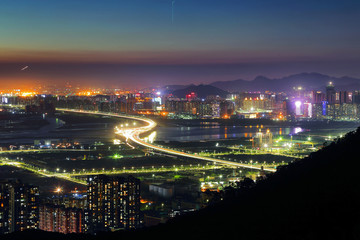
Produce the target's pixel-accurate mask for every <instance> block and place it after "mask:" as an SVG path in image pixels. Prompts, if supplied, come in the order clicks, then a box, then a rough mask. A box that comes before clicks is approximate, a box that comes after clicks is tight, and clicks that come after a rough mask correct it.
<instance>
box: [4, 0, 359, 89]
mask: <svg viewBox="0 0 360 240" xmlns="http://www.w3.org/2000/svg"><path fill="white" fill-rule="evenodd" d="M172 2H173V1H172V0H98V1H94V0H61V1H57V0H53V1H49V0H31V1H29V0H2V1H0V81H1V85H2V86H22V85H26V84H27V85H29V84H34V83H35V84H38V83H40V82H46V83H49V84H53V83H56V84H58V85H61V83H62V82H66V81H69V82H71V83H73V85H76V84H82V85H83V86H90V85H93V86H104V87H105V86H106V87H126V88H129V87H137V88H142V87H148V86H156V85H165V84H187V83H195V84H198V83H210V82H213V81H221V80H234V79H239V78H242V79H245V80H251V79H253V78H254V77H256V76H257V75H264V76H267V77H282V76H286V75H290V74H295V73H300V72H320V73H323V74H328V75H332V76H344V75H347V76H352V77H360V28H359V23H360V1H359V0H353V1H350V0H323V1H320V0H301V1H300V0H234V1H233V0H176V1H175V2H174V3H173V6H174V7H173V9H172ZM24 66H29V67H28V68H27V69H25V70H23V71H21V69H22V68H23V67H24Z"/></svg>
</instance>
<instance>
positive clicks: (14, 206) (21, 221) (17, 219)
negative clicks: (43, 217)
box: [0, 180, 39, 234]
mask: <svg viewBox="0 0 360 240" xmlns="http://www.w3.org/2000/svg"><path fill="white" fill-rule="evenodd" d="M38 225H39V189H38V187H35V186H32V185H27V184H23V183H21V182H20V181H18V180H2V181H0V234H7V233H11V232H15V231H23V230H26V229H36V228H38Z"/></svg>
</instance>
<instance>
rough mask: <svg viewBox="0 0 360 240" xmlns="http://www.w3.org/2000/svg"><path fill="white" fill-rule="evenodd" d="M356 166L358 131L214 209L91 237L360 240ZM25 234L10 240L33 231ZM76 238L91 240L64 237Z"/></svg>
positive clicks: (359, 185) (18, 236) (358, 161)
mask: <svg viewBox="0 0 360 240" xmlns="http://www.w3.org/2000/svg"><path fill="white" fill-rule="evenodd" d="M359 169H360V130H359V129H358V130H357V131H354V132H351V133H348V134H347V135H346V136H345V137H344V138H342V139H339V140H336V141H335V142H333V143H332V144H330V145H329V146H328V147H325V148H323V149H322V150H320V151H318V152H315V153H312V154H311V155H310V156H309V157H307V158H305V159H302V160H299V161H296V162H294V163H291V164H290V165H288V166H285V167H282V168H281V169H279V170H278V171H277V173H275V174H272V175H271V176H269V177H268V178H267V179H265V180H262V181H259V182H258V183H257V184H256V186H255V187H253V188H251V189H247V190H246V189H243V190H241V191H233V192H230V193H229V194H230V195H232V196H230V197H228V198H227V200H225V201H222V202H221V203H219V204H216V205H214V206H212V207H209V208H206V209H203V210H201V211H199V212H197V213H193V214H191V215H186V216H183V217H180V218H176V219H174V220H172V221H170V222H169V223H167V224H163V225H159V226H157V227H153V228H148V229H144V230H138V231H135V232H115V233H111V234H104V235H98V236H96V237H94V238H96V239H121V238H128V239H151V238H154V239H155V238H156V239H169V238H175V237H176V238H177V239H180V238H183V239H186V238H191V239H194V238H197V239H360V179H359V176H360V174H359ZM26 234H27V235H24V233H18V234H15V235H12V237H13V238H12V239H14V238H15V237H16V239H21V238H24V237H25V236H26V237H29V235H31V234H34V233H29V232H27V233H26ZM36 236H37V237H38V239H39V237H40V236H41V234H40V233H38V234H36ZM9 237H10V236H9ZM57 237H60V239H61V235H53V237H51V238H50V237H49V235H47V237H46V238H44V239H53V240H55V239H58V238H57ZM68 237H69V238H68ZM77 237H79V238H83V239H92V238H93V237H90V236H88V237H86V236H84V235H82V236H76V235H75V236H71V237H70V236H66V238H65V237H64V238H63V239H73V238H77Z"/></svg>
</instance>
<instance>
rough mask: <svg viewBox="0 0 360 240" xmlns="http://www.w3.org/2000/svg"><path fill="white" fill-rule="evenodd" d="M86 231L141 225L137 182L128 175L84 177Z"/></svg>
mask: <svg viewBox="0 0 360 240" xmlns="http://www.w3.org/2000/svg"><path fill="white" fill-rule="evenodd" d="M87 182H88V185H87V207H86V211H85V231H86V232H88V233H96V232H99V231H112V230H117V229H134V228H138V227H139V226H140V181H139V180H138V179H137V178H134V177H132V176H129V177H128V178H123V177H109V176H105V175H97V176H90V177H88V179H87Z"/></svg>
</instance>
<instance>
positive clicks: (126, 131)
mask: <svg viewBox="0 0 360 240" xmlns="http://www.w3.org/2000/svg"><path fill="white" fill-rule="evenodd" d="M56 110H58V111H64V112H74V113H84V114H95V115H102V116H110V117H119V118H127V119H132V120H136V121H142V122H144V123H146V124H147V125H145V126H142V127H133V128H127V127H126V128H118V127H117V128H116V131H115V133H116V134H118V135H122V136H124V137H125V138H126V139H127V140H128V139H130V140H131V141H132V142H135V143H137V144H139V145H141V146H144V147H148V148H151V149H154V150H156V151H160V152H164V153H167V154H171V155H176V156H181V157H188V158H194V159H198V160H204V161H210V162H215V163H220V164H225V165H230V166H235V167H242V168H248V169H256V170H261V167H260V166H253V165H250V164H243V163H237V162H232V161H227V160H222V159H217V158H210V157H204V156H199V155H195V154H190V153H185V152H182V151H176V150H172V149H168V148H164V147H160V146H156V145H153V144H150V143H148V142H145V141H143V140H142V139H140V137H139V135H140V134H142V133H145V132H148V131H150V130H152V129H153V128H155V127H156V123H155V122H154V121H153V120H150V119H147V118H142V117H138V116H129V115H124V114H116V113H103V112H93V111H81V110H71V109H62V108H57V109H56ZM263 169H264V171H268V172H276V169H274V168H266V167H264V168H263Z"/></svg>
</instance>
